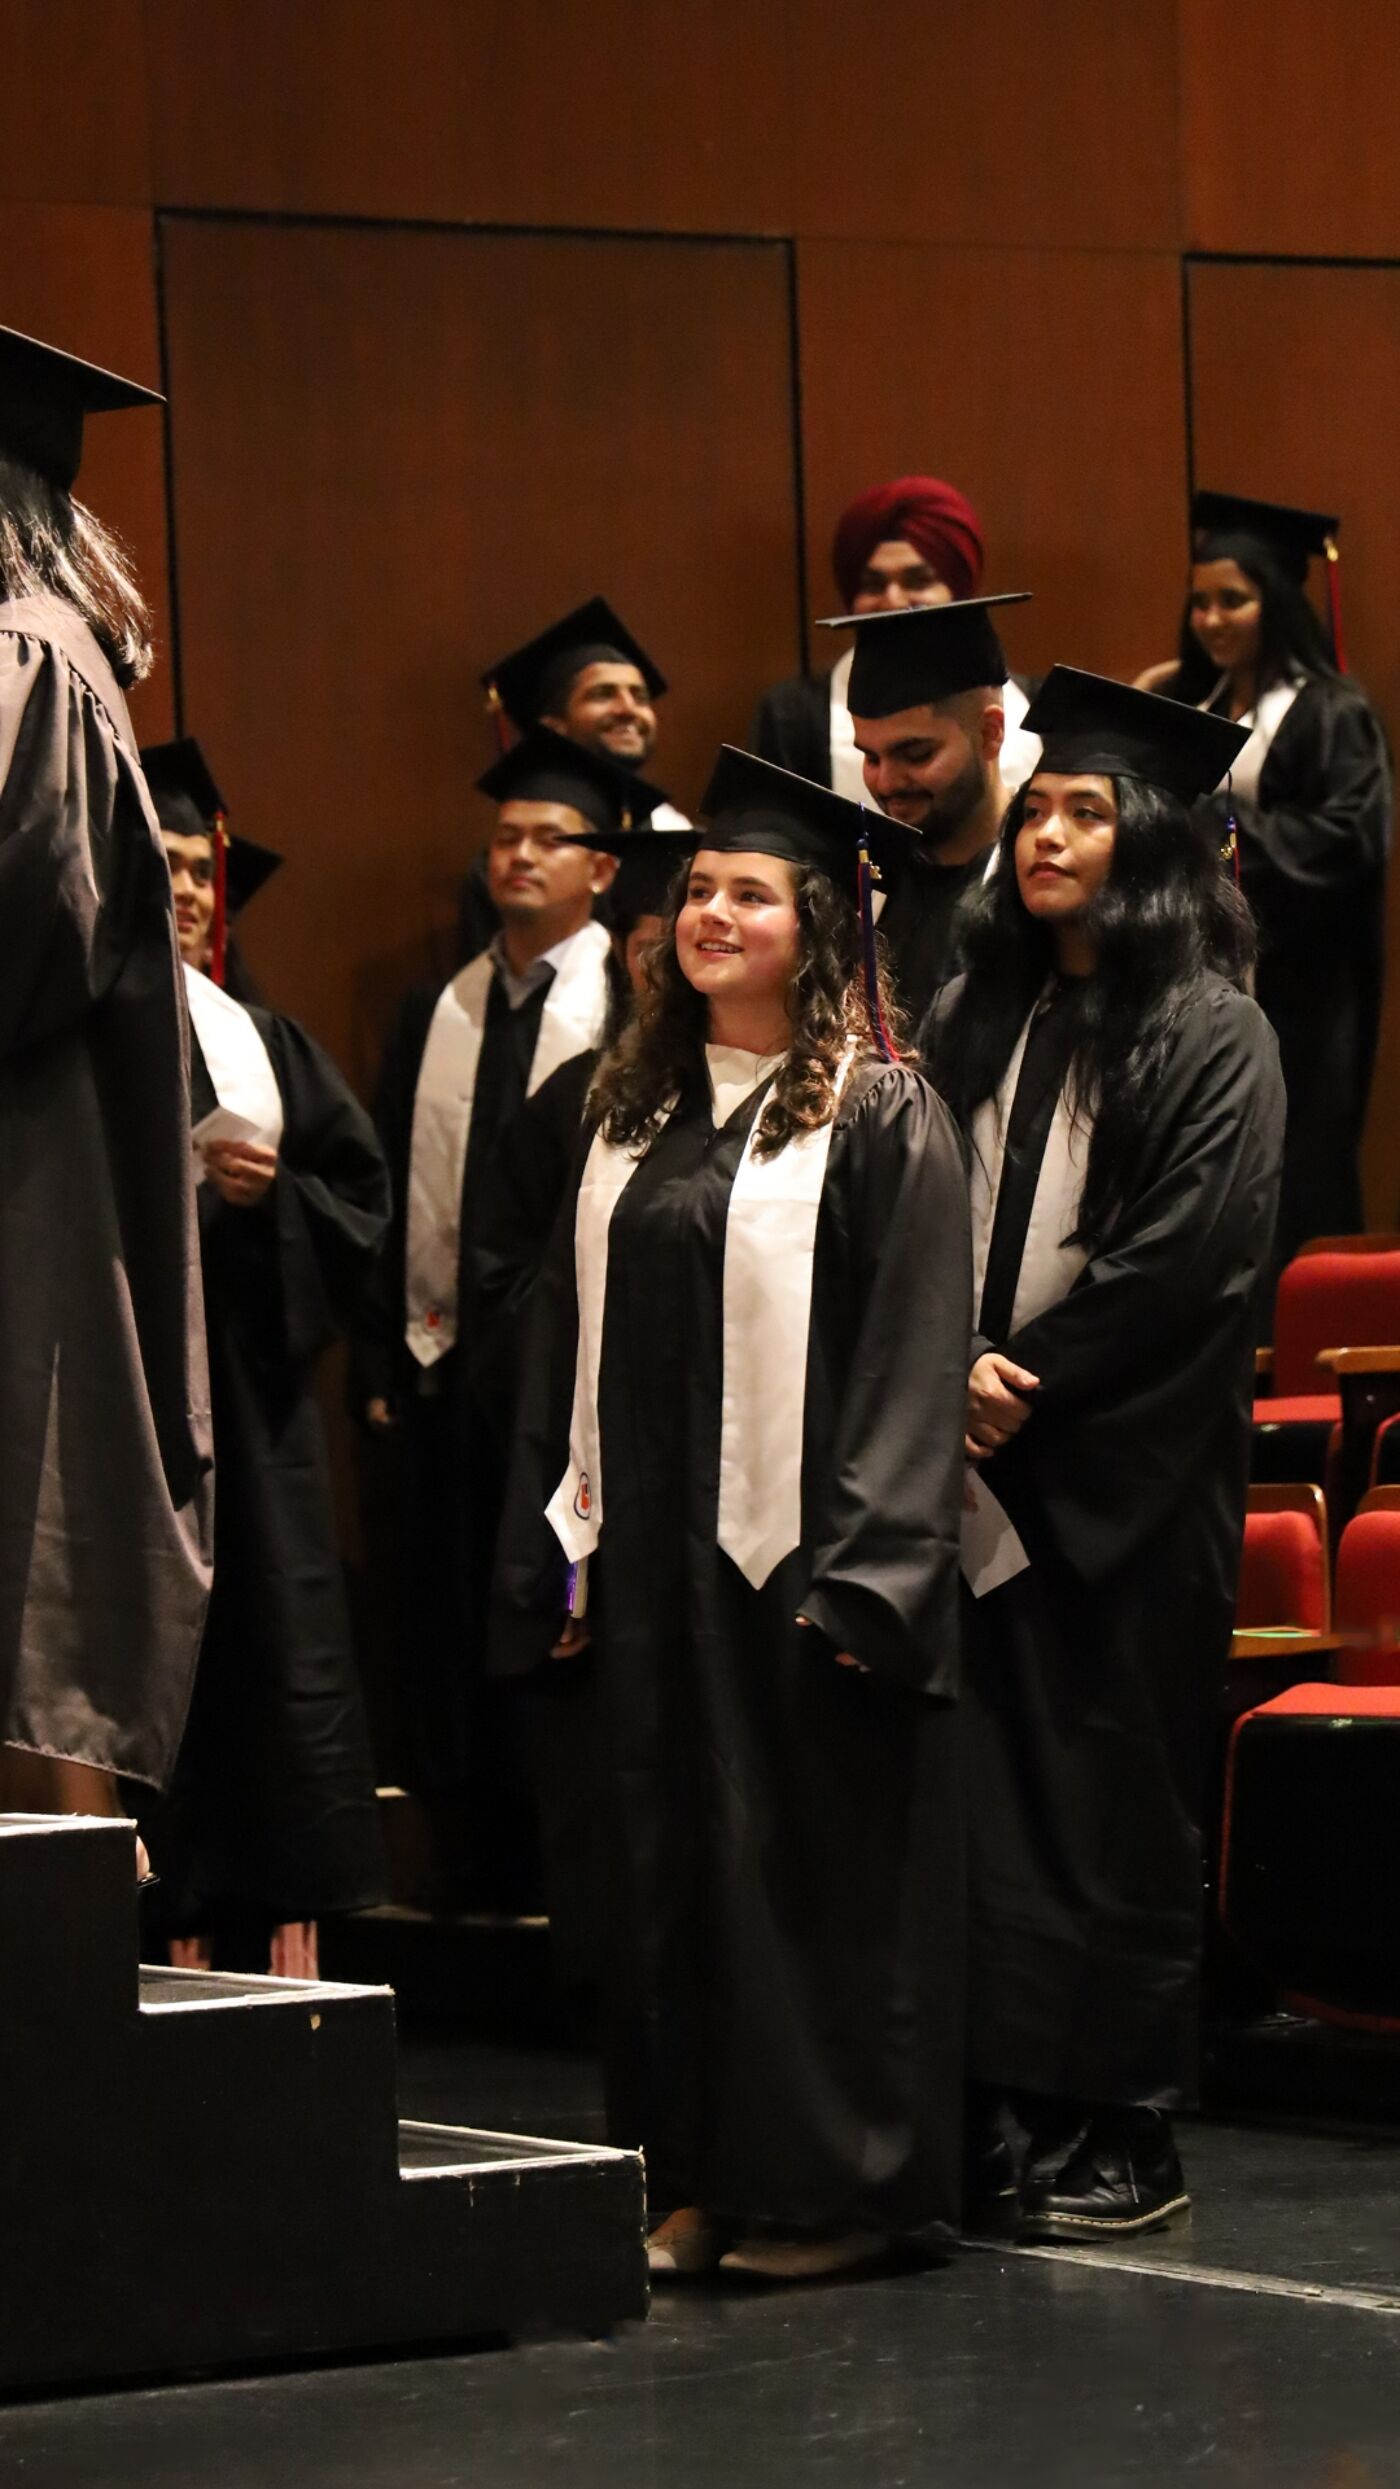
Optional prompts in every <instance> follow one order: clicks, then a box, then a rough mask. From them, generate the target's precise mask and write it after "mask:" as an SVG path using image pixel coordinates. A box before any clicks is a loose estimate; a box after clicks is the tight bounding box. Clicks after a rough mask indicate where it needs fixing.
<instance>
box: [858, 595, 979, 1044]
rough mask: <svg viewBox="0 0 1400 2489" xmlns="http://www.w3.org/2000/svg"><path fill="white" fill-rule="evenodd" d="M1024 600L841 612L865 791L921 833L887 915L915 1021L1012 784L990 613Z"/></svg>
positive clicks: (941, 972) (898, 876) (950, 959)
mask: <svg viewBox="0 0 1400 2489" xmlns="http://www.w3.org/2000/svg"><path fill="white" fill-rule="evenodd" d="M1026 602H1027V599H1026V598H1025V597H1022V596H991V597H969V598H966V599H964V600H963V601H962V602H961V603H959V604H953V605H929V606H912V607H909V608H907V609H905V610H904V611H897V612H891V613H879V614H864V615H858V616H850V615H846V616H842V617H839V618H838V619H837V620H834V621H833V622H832V623H831V625H830V626H829V627H830V628H831V629H833V630H834V629H838V628H839V629H854V631H855V633H856V645H855V655H854V658H853V661H852V665H851V677H850V686H849V689H848V692H847V699H848V701H849V704H850V711H851V723H852V726H853V728H854V730H855V739H856V745H857V748H858V749H859V751H860V753H861V754H862V756H863V764H864V773H865V784H866V790H867V792H868V794H869V795H870V797H871V798H872V800H873V801H874V802H875V803H877V804H879V805H880V806H881V808H882V809H883V810H884V811H885V812H887V813H888V814H889V815H890V818H891V819H892V820H895V821H902V822H903V823H904V824H905V826H906V828H908V829H910V830H913V831H914V832H916V833H917V835H916V837H915V838H914V839H913V840H911V841H910V842H909V849H908V853H907V855H906V856H905V857H904V859H903V860H902V861H901V863H900V865H899V867H898V870H897V872H896V873H895V875H894V880H893V888H892V889H891V891H890V893H889V896H888V898H887V900H886V904H885V907H884V910H883V913H882V915H881V918H880V931H881V934H882V936H883V938H884V941H885V945H886V948H887V950H888V952H889V957H890V965H891V967H892V969H893V971H894V979H895V984H896V986H897V987H898V990H899V993H900V996H901V998H902V1000H903V1001H904V1003H905V1006H906V1008H907V1009H908V1011H909V1013H910V1015H911V1018H912V1019H914V1020H915V1021H916V1022H917V1021H920V1020H922V1019H923V1018H924V1016H925V1014H926V1013H927V1012H928V1010H929V1008H930V1006H931V1005H932V1003H933V1000H934V997H935V995H936V994H937V993H938V991H939V988H940V987H941V986H942V985H943V984H945V983H946V981H947V979H948V978H949V977H950V976H952V975H953V974H954V973H955V971H956V967H957V918H958V911H959V909H960V907H961V906H962V903H963V901H964V900H965V899H966V897H967V896H968V893H969V892H970V891H972V890H975V889H976V887H977V885H978V883H979V882H980V881H981V880H982V877H983V875H984V874H985V872H986V870H987V866H988V864H989V862H990V860H991V855H992V851H993V848H994V847H995V845H996V836H997V831H998V830H999V828H1000V826H1001V816H1002V812H1003V809H1004V807H1005V801H1006V790H1005V787H1004V785H1003V783H1002V778H1001V772H1000V769H999V767H998V755H999V753H1000V751H1001V745H1002V737H1003V734H1004V732H1005V728H1006V710H1005V705H1004V698H1005V685H1006V659H1005V657H1004V656H1003V654H1002V649H1001V643H1000V641H999V639H998V638H997V634H996V629H995V624H994V619H993V609H994V608H995V607H998V606H1002V605H1017V604H1024V603H1026Z"/></svg>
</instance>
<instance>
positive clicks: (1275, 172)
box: [1178, 0, 1400, 258]
mask: <svg viewBox="0 0 1400 2489" xmlns="http://www.w3.org/2000/svg"><path fill="white" fill-rule="evenodd" d="M1178 5H1179V8H1180V26H1181V45H1182V166H1183V182H1184V186H1185V203H1184V204H1185V230H1186V235H1187V238H1188V241H1189V242H1190V243H1191V244H1192V245H1193V246H1194V247H1195V248H1197V249H1200V250H1212V251H1247V252H1258V253H1260V254H1263V253H1267V252H1286V253H1294V254H1297V255H1300V256H1308V257H1312V258H1333V257H1335V258H1366V257H1378V258H1391V257H1395V256H1397V255H1400V148H1397V146H1396V131H1397V128H1400V41H1397V37H1400V17H1397V12H1396V8H1395V0H1334V5H1333V6H1331V7H1328V8H1321V7H1319V6H1318V5H1317V0H1178Z"/></svg>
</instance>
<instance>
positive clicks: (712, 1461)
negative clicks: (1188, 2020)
mask: <svg viewBox="0 0 1400 2489" xmlns="http://www.w3.org/2000/svg"><path fill="white" fill-rule="evenodd" d="M702 810H703V813H704V817H705V824H706V826H705V828H704V830H703V831H702V832H701V833H700V834H699V841H698V851H697V853H696V855H695V858H694V861H693V864H692V867H691V871H690V874H689V876H688V879H687V881H686V883H685V885H684V886H683V891H682V895H681V898H680V903H679V905H678V908H677V909H676V910H675V911H673V914H672V918H671V921H670V923H669V925H668V929H667V932H666V935H665V938H664V939H663V941H662V942H661V943H660V945H659V946H658V948H657V949H656V950H655V952H654V953H653V955H652V962H651V968H650V972H649V982H648V987H647V990H646V992H645V993H644V995H643V997H642V999H641V1003H640V1007H639V1009H638V1012H637V1015H636V1017H635V1019H634V1020H633V1022H632V1024H631V1026H630V1027H629V1028H628V1029H627V1030H626V1031H625V1033H624V1034H623V1036H622V1038H621V1040H620V1042H619V1043H618V1044H617V1046H616V1047H615V1048H614V1049H613V1051H612V1053H611V1054H610V1055H609V1056H608V1057H607V1058H606V1060H605V1061H604V1063H603V1065H602V1066H601V1069H600V1071H599V1074H598V1078H597V1081H596V1083H595V1086H594V1090H593V1095H592V1099H591V1102H590V1115H591V1118H592V1121H593V1124H594V1127H595V1129H594V1133H593V1138H592V1140H591V1144H587V1145H586V1154H585V1156H584V1159H583V1163H582V1165H581V1168H580V1171H579V1176H578V1178H577V1179H576V1181H577V1195H576V1201H575V1202H571V1203H570V1205H569V1208H568V1211H567V1213H566V1215H565V1216H564V1217H563V1218H561V1222H560V1225H559V1227H558V1228H557V1229H556V1233H555V1239H554V1244H553V1246H552V1248H551V1255H550V1259H549V1262H548V1263H547V1265H546V1268H545V1271H544V1273H543V1275H542V1278H541V1282H540V1287H539V1292H538V1297H537V1304H536V1309H535V1311H536V1325H537V1327H536V1332H535V1338H534V1344H533V1353H532V1356H531V1358H530V1360H529V1370H528V1372H527V1376H526V1382H525V1392H524V1401H525V1407H524V1412H523V1424H522V1430H521V1435H520V1439H519V1442H518V1447H517V1459H516V1464H515V1471H514V1476H513V1481H512V1492H511V1499H510V1510H509V1513H508V1518H507V1524H506V1531H505V1536H504V1539H503V1545H502V1560H501V1565H500V1570H499V1581H498V1607H499V1613H498V1652H499V1654H500V1655H501V1656H502V1657H503V1658H505V1659H506V1660H509V1659H510V1658H511V1657H514V1659H515V1660H516V1662H517V1664H519V1663H521V1662H523V1663H524V1664H527V1665H528V1664H530V1663H531V1662H538V1661H540V1660H542V1659H543V1658H544V1657H545V1656H546V1655H547V1654H548V1653H549V1652H550V1650H551V1648H552V1649H553V1651H554V1653H555V1654H556V1657H555V1662H554V1664H555V1665H563V1664H567V1662H568V1659H569V1657H570V1655H571V1654H572V1653H574V1652H575V1651H576V1650H578V1649H579V1648H580V1646H581V1644H582V1642H583V1640H584V1638H585V1636H586V1635H587V1634H588V1633H589V1632H590V1630H596V1637H597V1643H598V1658H599V1665H600V1678H601V1688H602V1699H603V1703H604V1707H605V1710H606V1737H607V1744H608V1751H609V1767H608V1768H609V1783H610V1789H609V1795H610V1803H611V1808H612V1814H613V1823H614V1828H615V1833H616V1848H617V1855H618V1871H617V1878H618V1880H617V1894H616V1898H615V1901H614V1904H613V1907H612V1908H611V1909H610V1911H609V1913H608V1928H607V1933H608V1938H609V1944H610V1949H611V1954H612V1958H611V1959H610V1960H609V1962H608V1963H607V1964H606V1966H605V1971H604V1990H605V2016H604V2019H605V2039H606V2055H607V2059H608V2068H609V2092H610V2098H609V2124H610V2131H611V2133H612V2134H613V2136H614V2138H615V2139H616V2140H617V2141H619V2142H621V2141H623V2140H624V2138H625V2139H626V2140H627V2141H628V2142H630V2143H633V2144H636V2143H641V2144H642V2145H643V2146H644V2147H645V2150H646V2154H647V2165H648V2183H649V2191H650V2202H651V2210H652V2214H653V2218H654V2221H655V2225H656V2226H655V2228H654V2230H653V2234H652V2241H651V2255H652V2262H653V2267H654V2269H655V2270H657V2271H660V2272H665V2273H678V2272H681V2273H684V2272H696V2271H701V2270H706V2269H708V2268H709V2267H710V2266H712V2265H714V2264H715V2263H716V2262H718V2261H719V2260H720V2258H721V2256H722V2255H723V2256H724V2258H725V2261H726V2263H727V2264H728V2266H729V2268H730V2269H731V2270H739V2271H744V2272H748V2273H753V2274H763V2275H767V2276H770V2277H773V2278H780V2277H789V2276H796V2275H803V2274H810V2273H819V2272H839V2271H844V2270H847V2269H849V2268H850V2267H852V2266H853V2265H855V2264H857V2263H859V2262H863V2261H865V2260H867V2259H868V2258H870V2257H871V2256H872V2255H874V2254H876V2253H878V2252H880V2250H881V2249H882V2248H883V2246H884V2245H885V2243H886V2241H887V2240H888V2239H890V2238H892V2237H895V2236H905V2235H908V2236H917V2235H919V2234H920V2233H923V2232H926V2231H927V2230H929V2229H930V2227H932V2226H934V2225H936V2224H938V2223H940V2222H946V2221H948V2220H950V2219H954V2218H956V2214H957V2201H958V2168H959V2155H958V2125H959V2098H958V2095H959V2091H960V2084H961V2033H960V2028H959V2010H958V1994H959V1979H958V1960H957V1953H958V1932H959V1909H958V1888H959V1830H958V1820H957V1808H956V1802H955V1784H954V1779H953V1775H952V1768H951V1736H952V1724H951V1721H950V1718H949V1716H948V1714H947V1711H946V1709H945V1703H946V1699H947V1697H948V1696H949V1695H950V1694H951V1692H952V1691H953V1688H954V1682H955V1641H956V1597H957V1587H956V1585H957V1566H958V1521H959V1509H960V1503H961V1492H962V1468H963V1463H962V1442H961V1438H962V1404H963V1394H964V1390H965V1385H966V1339H967V1333H966V1324H967V1321H968V1316H969V1295H968V1243H967V1196H966V1185H965V1181H964V1177H963V1173H962V1166H961V1161H960V1156H959V1152H958V1145H957V1140H956V1136H955V1134H954V1133H953V1130H952V1126H951V1124H950V1122H949V1120H948V1118H947V1116H946V1114H945V1112H944V1110H943V1108H942V1107H941V1105H940V1104H939V1102H938V1100H937V1099H936V1097H935V1096H934V1094H933V1092H932V1090H931V1089H930V1088H929V1087H928V1085H927V1084H926V1082H925V1081H924V1080H923V1079H922V1077H921V1076H920V1074H919V1073H917V1072H916V1071H914V1070H913V1069H911V1068H909V1067H908V1066H907V1065H906V1064H905V1063H904V1062H903V1061H901V1060H899V1059H898V1056H897V1032H896V1033H895V1034H894V1035H892V1034H891V1012H892V1006H891V1005H890V1002H889V999H888V995H887V994H886V995H884V996H883V998H882V1003H881V1007H880V1009H879V1012H878V1014H877V1015H876V1016H872V1007H871V1004H870V1001H869V1000H868V994H867V986H866V984H865V983H863V981H862V975H861V964H862V932H861V921H862V920H861V916H860V914H859V913H858V910H857V906H856V888H857V873H858V864H857V856H858V839H859V834H860V826H861V814H860V811H859V808H858V807H857V806H855V805H852V804H849V803H847V802H846V801H844V799H842V798H841V797H839V796H835V795H833V794H832V793H831V792H830V791H829V790H827V789H825V788H821V787H817V786H813V785H810V784H808V783H807V782H806V781H805V780H802V779H797V778H794V777H792V776H791V775H790V774H789V773H788V772H787V771H785V770H781V769H777V768H774V767H772V766H771V765H769V764H767V763H765V762H762V761H759V760H756V759H754V758H752V757H751V756H750V755H747V754H743V753H736V752H730V751H726V752H725V754H724V755H723V756H722V759H721V763H720V766H719V767H718V769H717V770H716V772H715V775H714V778H713V780H712V782H711V785H710V788H709V791H708V794H707V796H706V800H705V804H704V806H703V807H702ZM893 835H895V834H894V833H893V832H891V836H893ZM571 1411H572V1414H571ZM546 1507H547V1524H546V1523H544V1522H542V1520H541V1514H542V1513H543V1512H544V1511H545V1508H546ZM590 1572H592V1573H596V1579H594V1580H592V1581H591V1582H587V1585H586V1590H585V1582H586V1576H587V1575H588V1574H589V1573H590ZM566 1574H567V1579H568V1583H569V1586H570V1593H571V1595H570V1596H569V1597H568V1599H567V1600H566ZM585 1600H586V1604H585ZM566 1605H568V1606H569V1608H570V1610H571V1613H570V1615H569V1617H568V1620H567V1621H566V1617H565V1609H566ZM590 1620H594V1623H593V1624H592V1625H591V1624H590ZM731 2242H732V2244H731ZM726 2250H727V2253H726Z"/></svg>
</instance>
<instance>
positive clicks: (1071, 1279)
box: [968, 1020, 1093, 1331]
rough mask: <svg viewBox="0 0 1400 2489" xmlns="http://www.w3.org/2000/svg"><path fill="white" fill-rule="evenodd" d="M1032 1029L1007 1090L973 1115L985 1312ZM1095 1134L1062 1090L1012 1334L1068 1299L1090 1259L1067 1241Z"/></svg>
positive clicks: (978, 1302) (978, 1258)
mask: <svg viewBox="0 0 1400 2489" xmlns="http://www.w3.org/2000/svg"><path fill="white" fill-rule="evenodd" d="M1030 1033H1031V1023H1030V1021H1029V1020H1027V1022H1026V1025H1025V1027H1024V1028H1023V1029H1022V1031H1021V1034H1020V1036H1019V1037H1018V1038H1017V1040H1016V1047H1015V1051H1014V1053H1013V1054H1012V1057H1011V1060H1010V1062H1009V1063H1008V1064H1007V1067H1006V1072H1005V1075H1004V1077H1003V1080H1002V1084H1001V1087H1000V1088H999V1089H998V1091H997V1094H996V1096H995V1097H994V1098H987V1099H985V1100H984V1102H983V1104H982V1105H981V1106H979V1107H978V1109H977V1112H976V1114H975V1115H974V1116H973V1119H972V1164H971V1167H970V1169H969V1171H968V1184H969V1190H970V1192H971V1195H972V1302H973V1305H974V1306H975V1307H976V1308H977V1312H978V1315H979V1316H980V1312H981V1306H982V1290H983V1287H984V1285H985V1282H986V1277H987V1256H988V1254H989V1253H990V1251H991V1245H992V1229H993V1226H994V1225H995V1222H996V1214H997V1198H998V1195H999V1194H1000V1192H1001V1179H1002V1171H1003V1168H1004V1167H1005V1164H1006V1132H1007V1126H1008V1124H1009V1122H1010V1120H1011V1108H1012V1105H1013V1103H1014V1101H1015V1096H1016V1083H1017V1081H1018V1080H1019V1079H1020V1076H1021V1064H1022V1062H1023V1060H1024V1058H1025V1052H1026V1041H1027V1039H1028V1037H1029V1036H1030ZM1092 1137H1093V1122H1092V1119H1091V1117H1089V1116H1088V1115H1085V1114H1082V1113H1076V1111H1075V1109H1074V1104H1073V1101H1072V1099H1071V1097H1070V1095H1069V1092H1068V1091H1067V1090H1062V1091H1061V1093H1060V1096H1059V1098H1058V1099H1057V1100H1056V1104H1055V1112H1054V1116H1053V1118H1052V1120H1051V1124H1050V1131H1049V1135H1048V1138H1047V1140H1046V1143H1045V1155H1044V1157H1043V1158H1042V1159H1041V1162H1040V1173H1039V1176H1038V1177H1037V1179H1036V1187H1035V1199H1034V1201H1033V1203H1032V1205H1031V1215H1030V1224H1029V1225H1028V1227H1027V1229H1026V1243H1025V1250H1024V1252H1023V1253H1022V1255H1021V1269H1020V1274H1019V1276H1018V1278H1017V1281H1016V1298H1015V1303H1014V1305H1013V1308H1012V1314H1011V1328H1012V1330H1013V1331H1019V1330H1020V1328H1021V1326H1022V1324H1023V1323H1026V1322H1034V1320H1035V1318H1036V1315H1037V1314H1043V1313H1045V1312H1046V1311H1047V1310H1048V1309H1049V1307H1050V1306H1052V1305H1058V1304H1059V1302H1060V1299H1061V1297H1065V1296H1068V1294H1069V1292H1070V1289H1071V1288H1072V1287H1073V1285H1074V1283H1075V1281H1076V1279H1077V1278H1078V1277H1079V1274H1080V1272H1081V1271H1082V1270H1083V1268H1084V1266H1085V1264H1086V1262H1087V1261H1088V1259H1089V1254H1088V1249H1087V1247H1086V1246H1084V1245H1081V1244H1070V1243H1067V1242H1066V1238H1067V1237H1069V1236H1071V1235H1072V1234H1073V1232H1074V1229H1075V1227H1076V1225H1077V1224H1078V1219H1079V1204H1080V1202H1081V1200H1082V1199H1083V1195H1084V1178H1085V1175H1086V1174H1087V1172H1088V1166H1089V1143H1090V1140H1091V1138H1092Z"/></svg>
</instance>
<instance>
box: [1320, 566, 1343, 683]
mask: <svg viewBox="0 0 1400 2489" xmlns="http://www.w3.org/2000/svg"><path fill="white" fill-rule="evenodd" d="M1322 549H1323V551H1324V553H1325V554H1326V556H1327V610H1328V612H1329V614H1330V615H1331V617H1332V654H1333V656H1334V657H1335V658H1336V660H1337V669H1338V672H1339V673H1342V674H1345V673H1346V671H1347V653H1346V643H1345V641H1344V640H1343V638H1342V557H1341V553H1340V552H1339V550H1338V546H1337V539H1336V537H1335V536H1324V538H1323V540H1322Z"/></svg>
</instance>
